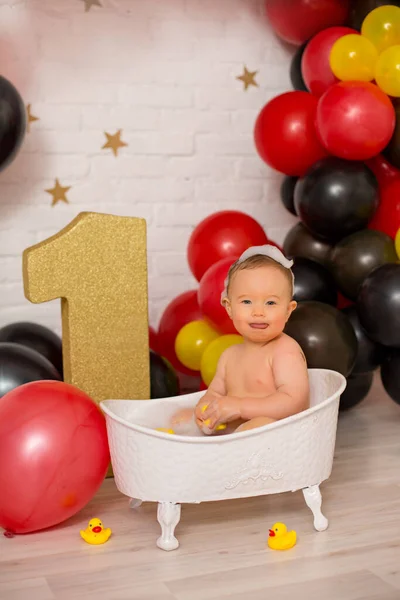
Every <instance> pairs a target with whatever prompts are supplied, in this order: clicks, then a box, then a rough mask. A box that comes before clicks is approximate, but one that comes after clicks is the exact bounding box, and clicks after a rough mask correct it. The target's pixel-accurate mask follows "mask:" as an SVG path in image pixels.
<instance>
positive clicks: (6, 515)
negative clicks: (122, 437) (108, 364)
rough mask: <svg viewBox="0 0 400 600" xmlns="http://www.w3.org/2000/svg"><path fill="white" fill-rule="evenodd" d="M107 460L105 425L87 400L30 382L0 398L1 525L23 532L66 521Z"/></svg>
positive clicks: (51, 384) (60, 387) (53, 384)
mask: <svg viewBox="0 0 400 600" xmlns="http://www.w3.org/2000/svg"><path fill="white" fill-rule="evenodd" d="M109 461H110V454H109V449H108V441H107V430H106V423H105V419H104V416H103V413H102V412H101V410H100V408H99V407H98V406H97V404H95V402H93V401H92V400H91V398H89V396H88V395H87V394H85V393H84V392H82V391H81V390H79V389H78V388H76V387H75V386H73V385H70V384H68V383H63V382H61V381H34V382H32V383H27V384H25V385H22V386H20V387H18V388H15V389H14V390H12V391H11V392H9V393H8V394H6V395H5V396H3V398H2V399H1V400H0V489H1V493H0V527H3V528H4V529H6V530H8V531H11V532H13V533H29V532H32V531H38V530H40V529H45V528H47V527H51V526H53V525H57V524H58V523H61V522H62V521H65V520H66V519H68V518H69V517H72V515H74V514H75V513H77V512H78V511H79V510H81V508H83V507H84V506H85V505H86V504H87V503H88V502H89V501H90V500H91V499H92V497H93V496H94V494H95V492H96V491H97V489H98V488H99V486H100V484H101V482H102V481H103V479H104V477H105V475H106V473H107V468H108V465H109Z"/></svg>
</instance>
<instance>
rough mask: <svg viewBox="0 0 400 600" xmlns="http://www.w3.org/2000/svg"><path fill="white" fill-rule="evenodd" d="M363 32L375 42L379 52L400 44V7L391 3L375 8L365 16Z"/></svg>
mask: <svg viewBox="0 0 400 600" xmlns="http://www.w3.org/2000/svg"><path fill="white" fill-rule="evenodd" d="M361 34H362V35H363V36H365V37H366V38H368V39H369V40H370V41H371V42H372V43H373V44H374V46H375V47H376V49H377V50H378V52H379V53H380V52H383V50H386V48H390V46H395V45H396V44H400V8H399V7H398V6H390V5H385V6H379V7H378V8H375V9H374V10H372V11H371V12H370V13H369V14H368V15H367V16H366V17H365V19H364V21H363V24H362V26H361Z"/></svg>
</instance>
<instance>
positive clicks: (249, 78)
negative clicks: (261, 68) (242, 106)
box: [236, 67, 258, 90]
mask: <svg viewBox="0 0 400 600" xmlns="http://www.w3.org/2000/svg"><path fill="white" fill-rule="evenodd" d="M257 73H258V71H249V70H248V69H247V67H244V71H243V75H239V76H238V77H236V79H238V80H239V81H243V83H244V89H245V90H247V88H248V87H250V86H251V85H254V87H258V83H257V81H256V80H255V76H256V75H257Z"/></svg>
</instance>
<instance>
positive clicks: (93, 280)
mask: <svg viewBox="0 0 400 600" xmlns="http://www.w3.org/2000/svg"><path fill="white" fill-rule="evenodd" d="M23 276H24V290H25V296H26V297H27V298H28V300H30V301H31V302H35V303H39V302H48V301H49V300H54V299H55V298H61V316H62V343H63V367H64V380H65V381H66V382H68V383H72V384H74V385H76V386H77V387H79V388H80V389H82V390H83V391H85V392H86V393H87V394H89V396H91V398H93V400H95V401H96V402H100V401H101V400H105V399H107V398H120V399H122V398H132V399H133V398H137V399H140V398H149V397H150V390H149V387H150V383H149V380H150V376H149V349H148V343H149V342H148V309H147V252H146V222H145V220H144V219H136V218H133V217H116V216H113V215H105V214H100V213H90V212H84V213H80V214H79V215H78V216H77V217H76V218H75V219H74V220H73V221H71V223H70V224H69V225H68V226H67V227H65V229H62V230H61V231H60V232H59V233H57V234H56V235H54V236H53V237H50V238H49V239H47V240H44V241H43V242H41V243H39V244H36V245H35V246H31V247H30V248H27V249H26V250H25V251H24V254H23Z"/></svg>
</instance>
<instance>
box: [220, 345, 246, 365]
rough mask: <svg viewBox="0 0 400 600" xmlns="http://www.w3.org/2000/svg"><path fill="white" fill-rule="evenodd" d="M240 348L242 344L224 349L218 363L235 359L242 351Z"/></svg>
mask: <svg viewBox="0 0 400 600" xmlns="http://www.w3.org/2000/svg"><path fill="white" fill-rule="evenodd" d="M241 346H242V344H235V345H233V346H229V348H226V350H224V351H223V352H222V354H221V357H220V361H221V362H224V363H226V362H227V361H229V360H232V359H233V358H235V357H236V356H237V355H238V354H239V353H240V350H241V349H242V348H241Z"/></svg>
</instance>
